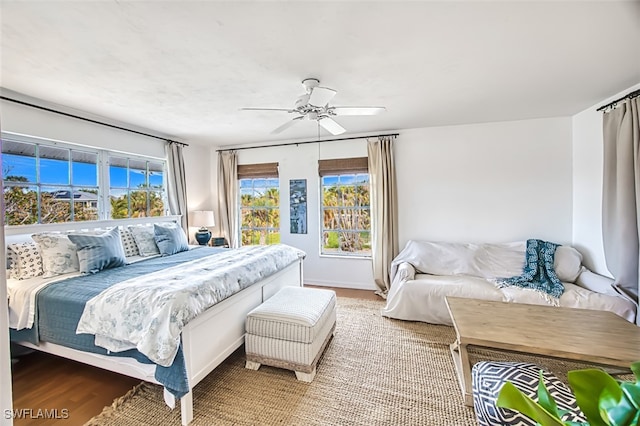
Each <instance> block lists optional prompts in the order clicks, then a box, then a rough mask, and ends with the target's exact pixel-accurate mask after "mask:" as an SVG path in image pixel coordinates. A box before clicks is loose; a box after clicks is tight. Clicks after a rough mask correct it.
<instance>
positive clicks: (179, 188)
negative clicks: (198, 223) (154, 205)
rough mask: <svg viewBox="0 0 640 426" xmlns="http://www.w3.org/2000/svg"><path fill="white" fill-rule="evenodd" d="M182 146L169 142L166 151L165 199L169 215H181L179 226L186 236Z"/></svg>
mask: <svg viewBox="0 0 640 426" xmlns="http://www.w3.org/2000/svg"><path fill="white" fill-rule="evenodd" d="M182 149H183V146H182V145H181V144H178V143H172V142H169V143H168V144H167V146H166V151H167V168H168V170H167V193H168V194H167V197H168V201H169V213H171V214H172V215H174V214H175V215H178V214H179V215H182V216H181V219H180V222H181V223H180V224H181V225H182V229H184V232H185V234H186V235H188V232H189V218H188V216H189V215H188V214H187V180H186V179H185V169H184V156H183V154H182Z"/></svg>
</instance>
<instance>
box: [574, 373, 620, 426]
mask: <svg viewBox="0 0 640 426" xmlns="http://www.w3.org/2000/svg"><path fill="white" fill-rule="evenodd" d="M567 378H568V380H569V386H570V387H571V389H572V390H573V393H574V395H575V397H576V402H577V403H578V407H580V409H581V410H582V412H583V413H584V415H585V416H586V417H587V420H589V424H590V425H591V426H609V423H607V422H606V421H605V420H604V419H603V418H602V416H601V411H600V408H601V404H605V405H606V406H608V407H611V406H614V405H616V404H617V403H618V401H620V399H621V398H622V389H621V388H620V386H619V385H618V382H617V381H616V380H615V379H614V378H613V377H611V376H609V375H608V374H607V373H605V372H604V371H602V370H598V369H593V368H590V369H586V370H575V371H570V372H569V373H568V374H567Z"/></svg>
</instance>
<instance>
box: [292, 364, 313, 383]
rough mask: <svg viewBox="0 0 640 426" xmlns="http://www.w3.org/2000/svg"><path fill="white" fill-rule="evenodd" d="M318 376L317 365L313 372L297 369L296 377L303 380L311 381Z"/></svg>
mask: <svg viewBox="0 0 640 426" xmlns="http://www.w3.org/2000/svg"><path fill="white" fill-rule="evenodd" d="M314 377H316V367H313V370H311V373H303V372H302V371H296V379H298V380H299V381H301V382H305V383H311V382H312V381H313V378H314Z"/></svg>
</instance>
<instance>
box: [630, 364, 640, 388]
mask: <svg viewBox="0 0 640 426" xmlns="http://www.w3.org/2000/svg"><path fill="white" fill-rule="evenodd" d="M631 371H632V372H633V375H634V376H636V383H640V361H636V362H634V363H633V364H631Z"/></svg>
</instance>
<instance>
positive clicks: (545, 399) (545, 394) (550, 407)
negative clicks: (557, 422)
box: [538, 370, 562, 418]
mask: <svg viewBox="0 0 640 426" xmlns="http://www.w3.org/2000/svg"><path fill="white" fill-rule="evenodd" d="M538 404H539V405H540V406H541V407H542V408H544V409H545V410H546V411H547V412H549V413H551V414H553V415H554V416H555V417H557V418H561V417H562V415H561V414H560V413H559V412H558V405H557V404H556V401H555V399H553V397H552V396H551V394H550V393H549V390H548V389H547V386H546V385H545V384H544V376H543V375H542V370H540V379H539V380H538Z"/></svg>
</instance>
